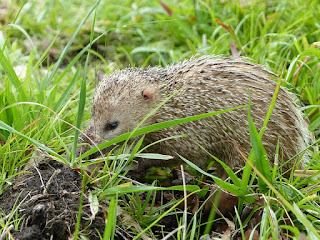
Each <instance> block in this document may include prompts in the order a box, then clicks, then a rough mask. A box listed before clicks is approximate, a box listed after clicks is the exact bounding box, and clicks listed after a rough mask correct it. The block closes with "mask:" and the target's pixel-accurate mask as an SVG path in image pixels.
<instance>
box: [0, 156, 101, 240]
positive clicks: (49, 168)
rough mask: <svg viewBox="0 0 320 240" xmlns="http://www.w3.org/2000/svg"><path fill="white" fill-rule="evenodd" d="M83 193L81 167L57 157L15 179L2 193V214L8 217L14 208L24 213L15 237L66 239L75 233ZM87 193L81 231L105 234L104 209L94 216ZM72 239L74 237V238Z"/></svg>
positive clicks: (92, 235)
mask: <svg viewBox="0 0 320 240" xmlns="http://www.w3.org/2000/svg"><path fill="white" fill-rule="evenodd" d="M80 196H81V178H80V174H79V173H78V172H77V171H73V170H72V169H70V168H67V167H65V166H64V165H63V164H61V163H58V162H55V161H51V160H48V161H43V162H41V163H40V164H38V166H37V167H33V168H30V170H28V172H27V173H23V174H20V175H18V176H17V177H16V178H14V179H13V181H12V185H11V186H9V187H8V188H7V190H6V191H5V192H4V193H3V194H2V195H1V196H0V209H1V215H2V216H6V217H5V218H8V214H10V212H12V209H13V208H18V213H19V214H18V216H13V218H17V217H23V218H22V221H21V223H20V224H19V230H17V231H15V230H11V234H12V237H13V239H15V240H18V239H23V240H28V239H32V240H38V239H39V240H40V239H57V240H63V239H68V238H69V237H72V235H73V233H74V230H75V226H76V221H77V214H78V208H79V202H80ZM91 215H92V214H91V213H90V207H89V202H88V198H87V196H86V194H84V198H83V209H82V220H81V233H82V234H85V235H87V237H88V239H100V238H99V234H98V232H100V234H101V235H102V236H103V231H104V227H105V226H104V222H105V221H104V215H103V212H100V211H99V213H98V214H97V215H96V216H95V218H94V219H93V220H90V216H91ZM71 239H72V238H71Z"/></svg>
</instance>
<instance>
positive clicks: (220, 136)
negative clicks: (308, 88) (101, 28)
mask: <svg viewBox="0 0 320 240" xmlns="http://www.w3.org/2000/svg"><path fill="white" fill-rule="evenodd" d="M272 78H276V75H275V74H273V73H271V72H269V71H267V70H266V69H265V68H263V67H261V66H259V65H256V64H253V63H250V62H247V61H244V60H243V59H241V58H216V57H214V56H203V57H199V58H196V57H193V58H191V59H189V60H186V61H184V62H181V63H178V64H174V65H171V66H169V67H167V68H164V69H163V68H159V67H151V68H146V69H137V68H127V69H124V70H119V71H115V72H114V73H112V74H111V75H109V76H103V75H100V76H99V83H98V86H97V87H96V90H95V93H94V96H93V100H92V117H91V120H90V125H89V127H88V129H87V130H86V134H87V135H88V136H89V137H90V138H92V139H93V140H94V141H96V142H97V143H98V142H101V140H102V141H109V140H111V139H113V138H115V137H117V136H119V135H121V134H123V133H126V132H128V131H132V130H133V129H134V128H135V127H136V126H137V125H138V124H139V123H140V122H141V121H142V119H143V118H144V117H145V116H146V115H147V114H148V113H150V112H151V111H152V109H154V108H155V107H156V106H157V105H158V104H160V103H161V102H162V101H163V100H165V99H166V98H167V97H168V96H170V95H171V94H173V93H174V92H175V91H177V90H179V89H181V88H183V90H181V91H180V92H179V93H178V94H177V95H175V96H174V97H173V98H172V99H170V100H169V101H168V102H167V103H165V105H164V106H162V107H161V108H160V109H159V110H158V111H157V112H156V113H155V114H154V115H153V116H151V117H150V118H149V119H148V120H147V121H146V122H145V123H144V125H143V126H145V125H150V124H154V123H158V122H163V121H168V120H172V119H179V118H184V117H188V116H193V115H197V114H202V113H208V112H213V111H218V110H224V109H228V108H234V107H237V106H243V105H247V104H248V103H249V94H248V89H250V96H251V102H252V104H253V106H252V116H253V120H254V123H255V124H256V127H257V128H258V130H259V129H260V128H261V127H262V124H263V121H264V118H265V116H266V113H267V111H268V108H269V105H270V102H271V99H272V97H273V93H274V90H275V88H276V82H275V81H273V80H272ZM247 119H248V109H247V108H243V109H238V110H235V111H231V112H227V113H223V114H220V115H216V116H213V117H209V118H205V119H201V120H197V121H194V122H189V123H185V124H182V125H179V126H175V127H171V128H168V129H164V130H161V131H157V132H154V133H150V134H147V135H146V136H145V141H144V144H145V145H146V144H150V143H152V142H155V141H157V140H160V139H163V138H166V137H170V136H174V135H178V134H187V135H188V137H185V138H178V139H172V140H168V141H163V142H160V143H158V144H156V145H154V146H152V147H151V148H149V149H148V151H149V152H155V153H161V154H167V155H171V156H174V157H175V159H173V160H172V161H171V162H170V161H169V162H168V161H163V160H162V161H158V162H157V161H144V162H143V164H141V165H142V168H146V167H148V165H152V166H153V165H168V164H178V163H180V160H179V158H178V157H177V154H180V155H182V156H183V157H185V158H187V159H189V160H190V161H192V162H194V163H195V164H197V165H198V166H200V167H202V168H205V166H206V164H207V162H208V160H212V159H211V158H210V157H209V156H208V155H207V154H206V153H205V152H204V151H203V150H202V149H201V148H200V147H199V146H198V145H197V144H196V143H198V144H200V145H201V146H202V147H204V148H205V149H206V150H207V151H208V152H210V153H211V154H213V155H214V156H216V157H218V158H219V159H220V160H222V161H223V162H225V163H226V164H227V165H229V166H230V167H231V168H233V169H234V168H236V167H242V166H244V164H245V160H244V159H243V157H241V155H240V154H239V152H238V151H237V149H236V147H235V145H236V146H238V147H239V149H240V150H241V151H242V152H243V153H244V154H245V155H247V156H248V155H249V152H250V150H251V144H250V139H249V127H248V120H247ZM278 139H279V140H280V146H281V148H280V157H279V158H280V159H282V161H287V160H288V159H290V158H291V157H293V156H294V155H295V154H296V153H298V152H300V151H301V150H304V149H305V148H306V147H307V145H308V142H309V133H308V130H307V125H306V123H305V121H304V119H303V117H302V114H301V112H300V110H299V107H298V106H297V105H296V104H295V103H294V101H293V98H292V96H291V95H290V93H289V92H288V91H287V90H286V89H284V88H282V87H281V89H280V91H279V94H278V99H277V103H276V106H275V108H274V110H273V113H272V116H271V119H270V121H269V123H268V126H267V128H266V130H265V132H264V135H263V138H262V141H263V145H264V147H265V149H266V151H267V154H268V157H269V159H270V161H271V162H273V159H274V156H275V151H276V145H277V141H278ZM82 141H84V142H89V141H88V140H87V139H85V140H82ZM308 162H309V157H308V156H307V154H305V155H304V156H303V157H302V158H301V161H300V163H299V168H303V167H305V166H306V165H307V163H308ZM293 164H294V161H291V162H289V163H288V164H287V165H285V167H284V169H285V170H287V169H289V168H290V167H292V166H293Z"/></svg>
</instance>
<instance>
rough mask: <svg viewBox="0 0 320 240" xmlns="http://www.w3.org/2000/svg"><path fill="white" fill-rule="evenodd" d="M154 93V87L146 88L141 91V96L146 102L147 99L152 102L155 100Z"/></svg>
mask: <svg viewBox="0 0 320 240" xmlns="http://www.w3.org/2000/svg"><path fill="white" fill-rule="evenodd" d="M155 91H156V89H155V88H154V87H152V86H150V87H146V88H145V89H144V90H143V91H142V96H143V98H144V99H146V100H148V99H150V100H154V99H155V98H156V95H155Z"/></svg>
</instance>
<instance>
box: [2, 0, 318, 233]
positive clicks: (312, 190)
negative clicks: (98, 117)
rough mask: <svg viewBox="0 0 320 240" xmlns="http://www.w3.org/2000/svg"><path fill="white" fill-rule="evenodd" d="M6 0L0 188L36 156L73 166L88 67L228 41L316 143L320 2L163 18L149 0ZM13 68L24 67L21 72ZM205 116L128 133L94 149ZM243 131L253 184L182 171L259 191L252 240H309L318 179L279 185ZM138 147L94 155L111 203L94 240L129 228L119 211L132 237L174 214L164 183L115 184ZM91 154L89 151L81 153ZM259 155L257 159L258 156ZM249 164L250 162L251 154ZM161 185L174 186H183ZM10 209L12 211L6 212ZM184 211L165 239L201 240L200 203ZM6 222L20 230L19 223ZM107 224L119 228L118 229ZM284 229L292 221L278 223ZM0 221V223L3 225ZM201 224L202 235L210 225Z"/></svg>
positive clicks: (175, 57)
mask: <svg viewBox="0 0 320 240" xmlns="http://www.w3.org/2000/svg"><path fill="white" fill-rule="evenodd" d="M5 4H6V6H7V7H6V8H4V9H5V10H6V14H5V15H3V16H7V17H6V18H5V19H4V18H1V16H0V22H2V23H4V24H3V26H2V27H0V79H1V82H0V113H1V114H0V139H1V140H0V144H1V147H0V156H1V159H0V162H1V166H0V173H1V175H0V193H1V192H3V191H4V190H5V188H6V187H7V186H8V184H10V180H11V179H12V178H13V177H15V176H16V175H17V174H19V173H20V172H21V171H22V170H23V166H24V164H25V163H27V162H29V161H30V159H34V158H35V153H36V152H41V151H44V152H46V153H48V154H49V156H50V157H51V158H55V159H57V160H59V161H62V162H64V163H66V164H68V165H70V166H71V165H72V166H75V165H76V164H80V161H79V159H78V161H76V159H75V152H74V150H71V149H75V148H74V146H75V145H76V143H77V135H78V133H77V130H76V128H83V126H82V127H81V126H80V123H81V120H83V119H84V120H87V119H88V118H89V115H90V114H89V113H90V111H89V109H90V106H89V101H85V100H86V99H88V98H90V96H91V95H92V89H93V86H94V84H91V82H94V81H95V80H94V79H95V77H94V76H95V72H96V70H97V68H99V69H102V70H104V71H105V72H107V73H109V72H111V71H113V70H114V69H116V68H123V67H126V66H128V65H131V66H143V67H144V66H147V65H158V64H160V65H163V66H166V65H168V64H170V63H172V62H176V61H180V60H182V59H184V58H188V57H190V56H191V55H194V54H221V55H230V54H231V48H232V46H234V48H235V49H236V51H237V52H238V53H239V54H240V55H241V56H244V57H249V58H251V59H253V60H254V61H255V62H257V63H261V64H263V65H265V66H266V67H267V68H269V69H270V70H272V71H273V72H275V73H277V74H278V75H280V76H281V77H282V78H283V80H284V81H283V82H282V84H283V85H285V86H286V87H288V88H289V89H290V90H291V91H292V92H294V93H295V94H296V95H297V96H298V98H299V100H300V101H301V102H302V105H304V107H303V110H304V113H305V115H306V116H307V117H308V118H309V121H310V125H309V129H310V131H312V132H314V135H315V138H316V139H319V135H320V128H319V126H320V111H319V108H320V98H319V96H320V81H319V77H320V76H319V74H320V71H319V59H320V50H319V43H318V42H317V41H318V39H319V37H320V31H319V23H318V22H317V21H316V20H317V19H319V18H320V13H319V11H318V9H319V8H320V3H319V2H318V1H316V0H314V1H309V2H308V3H305V2H304V1H302V0H298V1H281V2H279V1H268V2H264V3H261V4H255V3H251V4H247V5H241V4H239V3H238V2H233V1H220V2H216V1H193V2H190V1H187V0H185V1H173V2H165V1H163V4H164V6H166V7H167V8H168V9H169V10H170V11H171V13H172V14H169V13H170V12H169V11H168V9H166V8H165V7H164V6H161V5H160V4H159V2H157V1H152V2H150V1H143V0H141V1H135V2H134V3H132V2H131V1H126V0H123V1H118V2H114V3H112V4H110V3H109V2H108V1H97V2H96V5H94V4H93V3H91V2H90V1H77V0H74V1H66V2H64V3H63V4H60V3H59V2H54V1H53V2H50V3H48V4H45V3H44V2H43V3H42V2H40V4H38V2H33V1H29V2H26V3H25V4H24V5H21V4H20V2H19V1H10V2H9V1H5ZM97 6H98V7H97ZM93 13H94V14H95V15H94V16H93ZM100 60H101V61H100ZM18 69H23V71H22V72H21V73H18ZM79 99H80V100H79ZM78 109H79V110H80V111H78ZM82 115H83V116H82ZM207 115H208V114H207ZM207 115H203V116H197V117H194V118H193V119H192V118H189V119H184V120H177V121H171V122H167V123H162V124H158V125H154V126H151V127H149V128H148V127H147V128H142V129H137V130H136V131H134V132H133V133H128V134H126V135H123V136H119V137H118V138H116V139H114V140H112V141H110V142H108V143H103V144H102V145H101V146H100V147H101V148H104V147H106V146H109V145H112V144H114V143H120V142H122V141H125V140H126V139H128V138H130V137H132V136H137V135H143V134H146V133H148V132H150V131H156V130H158V129H161V128H165V127H169V126H172V125H174V124H179V123H182V122H183V121H189V120H195V119H197V118H199V117H206V116H207ZM209 115H210V114H209ZM249 120H250V117H249ZM250 126H251V128H250V130H251V135H252V144H253V146H254V147H253V151H254V152H255V155H256V158H255V161H256V163H258V164H256V165H257V169H255V170H256V171H255V172H257V178H258V179H259V180H258V185H255V184H254V179H255V177H253V178H251V180H250V178H249V176H250V175H251V174H250V173H251V168H252V166H250V163H248V165H247V166H246V167H245V170H244V172H243V178H242V179H239V178H238V176H236V175H235V174H233V173H232V171H230V169H228V168H227V166H225V168H226V170H228V173H229V177H230V179H231V181H222V180H220V179H218V178H216V177H214V176H212V175H211V174H208V173H206V172H203V171H202V170H201V169H199V168H198V167H197V166H195V165H192V164H191V163H189V164H190V165H192V167H193V168H194V169H196V170H198V171H199V172H202V173H203V174H206V175H207V176H208V178H210V179H213V180H214V181H215V182H216V183H217V184H218V185H219V186H220V187H222V188H224V189H227V190H228V191H230V192H232V193H234V194H236V195H237V196H240V197H241V198H242V199H243V202H245V203H246V202H253V201H254V200H255V198H257V196H259V197H260V198H261V199H264V204H262V206H260V207H261V208H262V209H263V211H264V213H263V214H262V220H261V222H260V237H261V238H268V237H270V238H277V237H278V236H279V234H280V232H284V231H285V230H286V229H288V230H290V231H291V232H292V235H293V236H295V237H296V238H298V237H299V234H300V233H301V232H306V233H307V234H308V236H309V238H310V239H318V237H319V236H318V235H319V231H320V226H319V214H318V213H319V212H320V209H319V203H320V201H319V196H318V195H317V194H318V192H319V187H318V185H319V184H318V180H317V178H312V177H308V178H305V179H301V178H293V177H292V176H291V177H290V178H289V179H286V178H284V177H283V176H281V173H280V172H279V171H277V170H275V169H273V168H270V167H269V165H266V164H265V163H264V160H265V157H264V154H263V147H262V144H261V142H260V138H261V135H259V134H258V133H257V131H256V130H255V127H254V125H253V123H251V124H250ZM173 137H174V136H173ZM142 140H143V138H141V140H140V141H137V142H136V143H135V144H133V145H132V146H131V147H129V150H128V148H127V146H126V147H124V148H123V149H122V150H121V151H120V152H118V153H117V154H116V153H115V152H114V154H113V153H111V154H110V155H109V156H108V157H107V158H106V159H102V160H101V161H106V164H105V167H104V168H103V170H102V172H101V173H98V174H97V175H96V176H95V177H94V178H93V179H91V180H90V182H91V183H92V182H98V181H99V182H100V184H101V185H100V188H97V189H96V191H95V192H94V195H95V196H96V197H97V199H98V200H99V201H105V200H109V201H110V205H109V213H110V214H108V217H107V224H106V229H105V232H104V235H101V238H102V239H108V238H110V237H111V238H112V236H114V233H115V231H116V229H117V228H124V229H126V228H127V227H128V225H126V224H124V223H120V222H119V221H117V220H118V218H117V215H116V209H117V208H118V207H121V208H122V209H124V211H125V213H126V214H127V215H125V216H126V217H127V218H130V220H132V221H133V222H134V223H135V225H133V227H131V228H130V230H128V232H129V235H130V236H131V237H132V238H138V236H150V237H153V238H156V237H157V236H155V234H154V233H153V232H152V228H151V227H152V226H156V225H157V224H158V221H160V220H161V219H163V218H165V217H167V216H168V215H170V214H175V206H177V205H178V203H179V202H181V201H184V200H183V199H182V200H181V199H179V200H176V201H172V202H170V203H168V204H166V205H163V206H162V207H160V208H155V197H154V196H155V195H156V192H162V191H163V190H164V188H160V187H157V186H156V183H153V184H152V186H143V185H140V186H132V185H130V184H129V185H123V184H124V183H125V184H128V183H127V182H128V179H127V178H126V177H125V176H124V175H125V174H126V172H127V170H125V167H126V166H127V163H128V161H131V160H132V159H133V158H134V157H135V156H144V157H150V156H146V155H143V153H141V152H140V150H141V149H140V146H141V141H142ZM318 145H319V144H318ZM259 150H261V151H259ZM72 151H73V152H72ZM94 151H97V149H92V150H90V151H89V152H87V153H86V154H85V155H84V156H83V157H86V156H88V155H89V154H91V153H93V152H94ZM257 151H258V152H260V153H262V155H261V156H260V157H259V154H256V152H257ZM139 154H140V155H139ZM141 154H142V155H141ZM69 156H71V158H69ZM157 157H159V156H157ZM247 157H248V156H247ZM319 158H320V156H319V152H318V153H315V154H314V155H313V160H312V163H311V166H310V167H311V168H312V169H319V168H320V163H319ZM259 159H260V160H259ZM217 161H219V159H217ZM251 161H253V158H250V157H249V162H251ZM186 162H188V160H186ZM259 162H260V163H261V164H260V165H259ZM87 164H88V163H87ZM259 166H261V167H259ZM262 170H263V171H262ZM316 174H317V173H315V174H314V175H316ZM186 189H187V190H188V191H191V192H193V193H198V192H199V191H200V188H199V187H198V186H186ZM166 190H167V191H171V190H175V191H181V190H183V187H181V186H177V187H172V188H167V189H166ZM142 191H148V194H147V197H146V198H145V202H144V203H142V202H140V199H139V195H138V192H142ZM130 201H131V202H133V203H132V204H131V205H130ZM243 202H242V203H243ZM242 208H243V205H242V204H239V207H238V209H237V213H238V215H236V216H235V218H234V221H233V222H234V224H235V225H236V226H240V228H239V229H241V227H242V228H243V227H245V226H246V225H247V224H248V222H246V221H242V220H241V219H240V217H239V216H241V212H242ZM80 209H81V208H80ZM16 211H17V210H16V209H13V213H14V212H16ZM79 216H80V214H79ZM181 216H182V214H181V215H177V226H178V228H177V231H176V232H175V234H173V235H175V236H176V238H184V237H187V238H188V237H189V238H190V239H192V238H199V237H200V235H201V233H202V232H201V231H200V227H201V225H202V224H203V223H201V216H202V215H201V208H200V209H198V211H196V212H195V214H194V216H193V217H192V220H191V221H190V222H188V223H185V222H184V221H183V220H182V217H181ZM288 219H289V220H288ZM12 221H14V223H15V225H18V223H19V222H20V219H19V218H17V219H15V220H12ZM213 221H214V220H213ZM112 222H117V226H116V227H115V226H114V225H112V224H111V223H112ZM288 222H290V223H291V224H284V223H288ZM274 225H276V226H277V227H274ZM8 226H9V225H8V224H4V223H3V222H1V227H2V229H7V227H8ZM77 227H79V224H78V225H77ZM207 229H209V230H208V233H210V227H207ZM76 232H78V230H77V231H76ZM165 234H168V233H165ZM165 234H164V235H165ZM243 235H244V232H242V236H243Z"/></svg>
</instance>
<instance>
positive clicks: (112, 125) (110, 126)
mask: <svg viewBox="0 0 320 240" xmlns="http://www.w3.org/2000/svg"><path fill="white" fill-rule="evenodd" d="M118 125H119V123H118V122H112V123H108V124H107V125H106V126H105V130H106V131H110V130H114V129H116V128H117V127H118Z"/></svg>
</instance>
